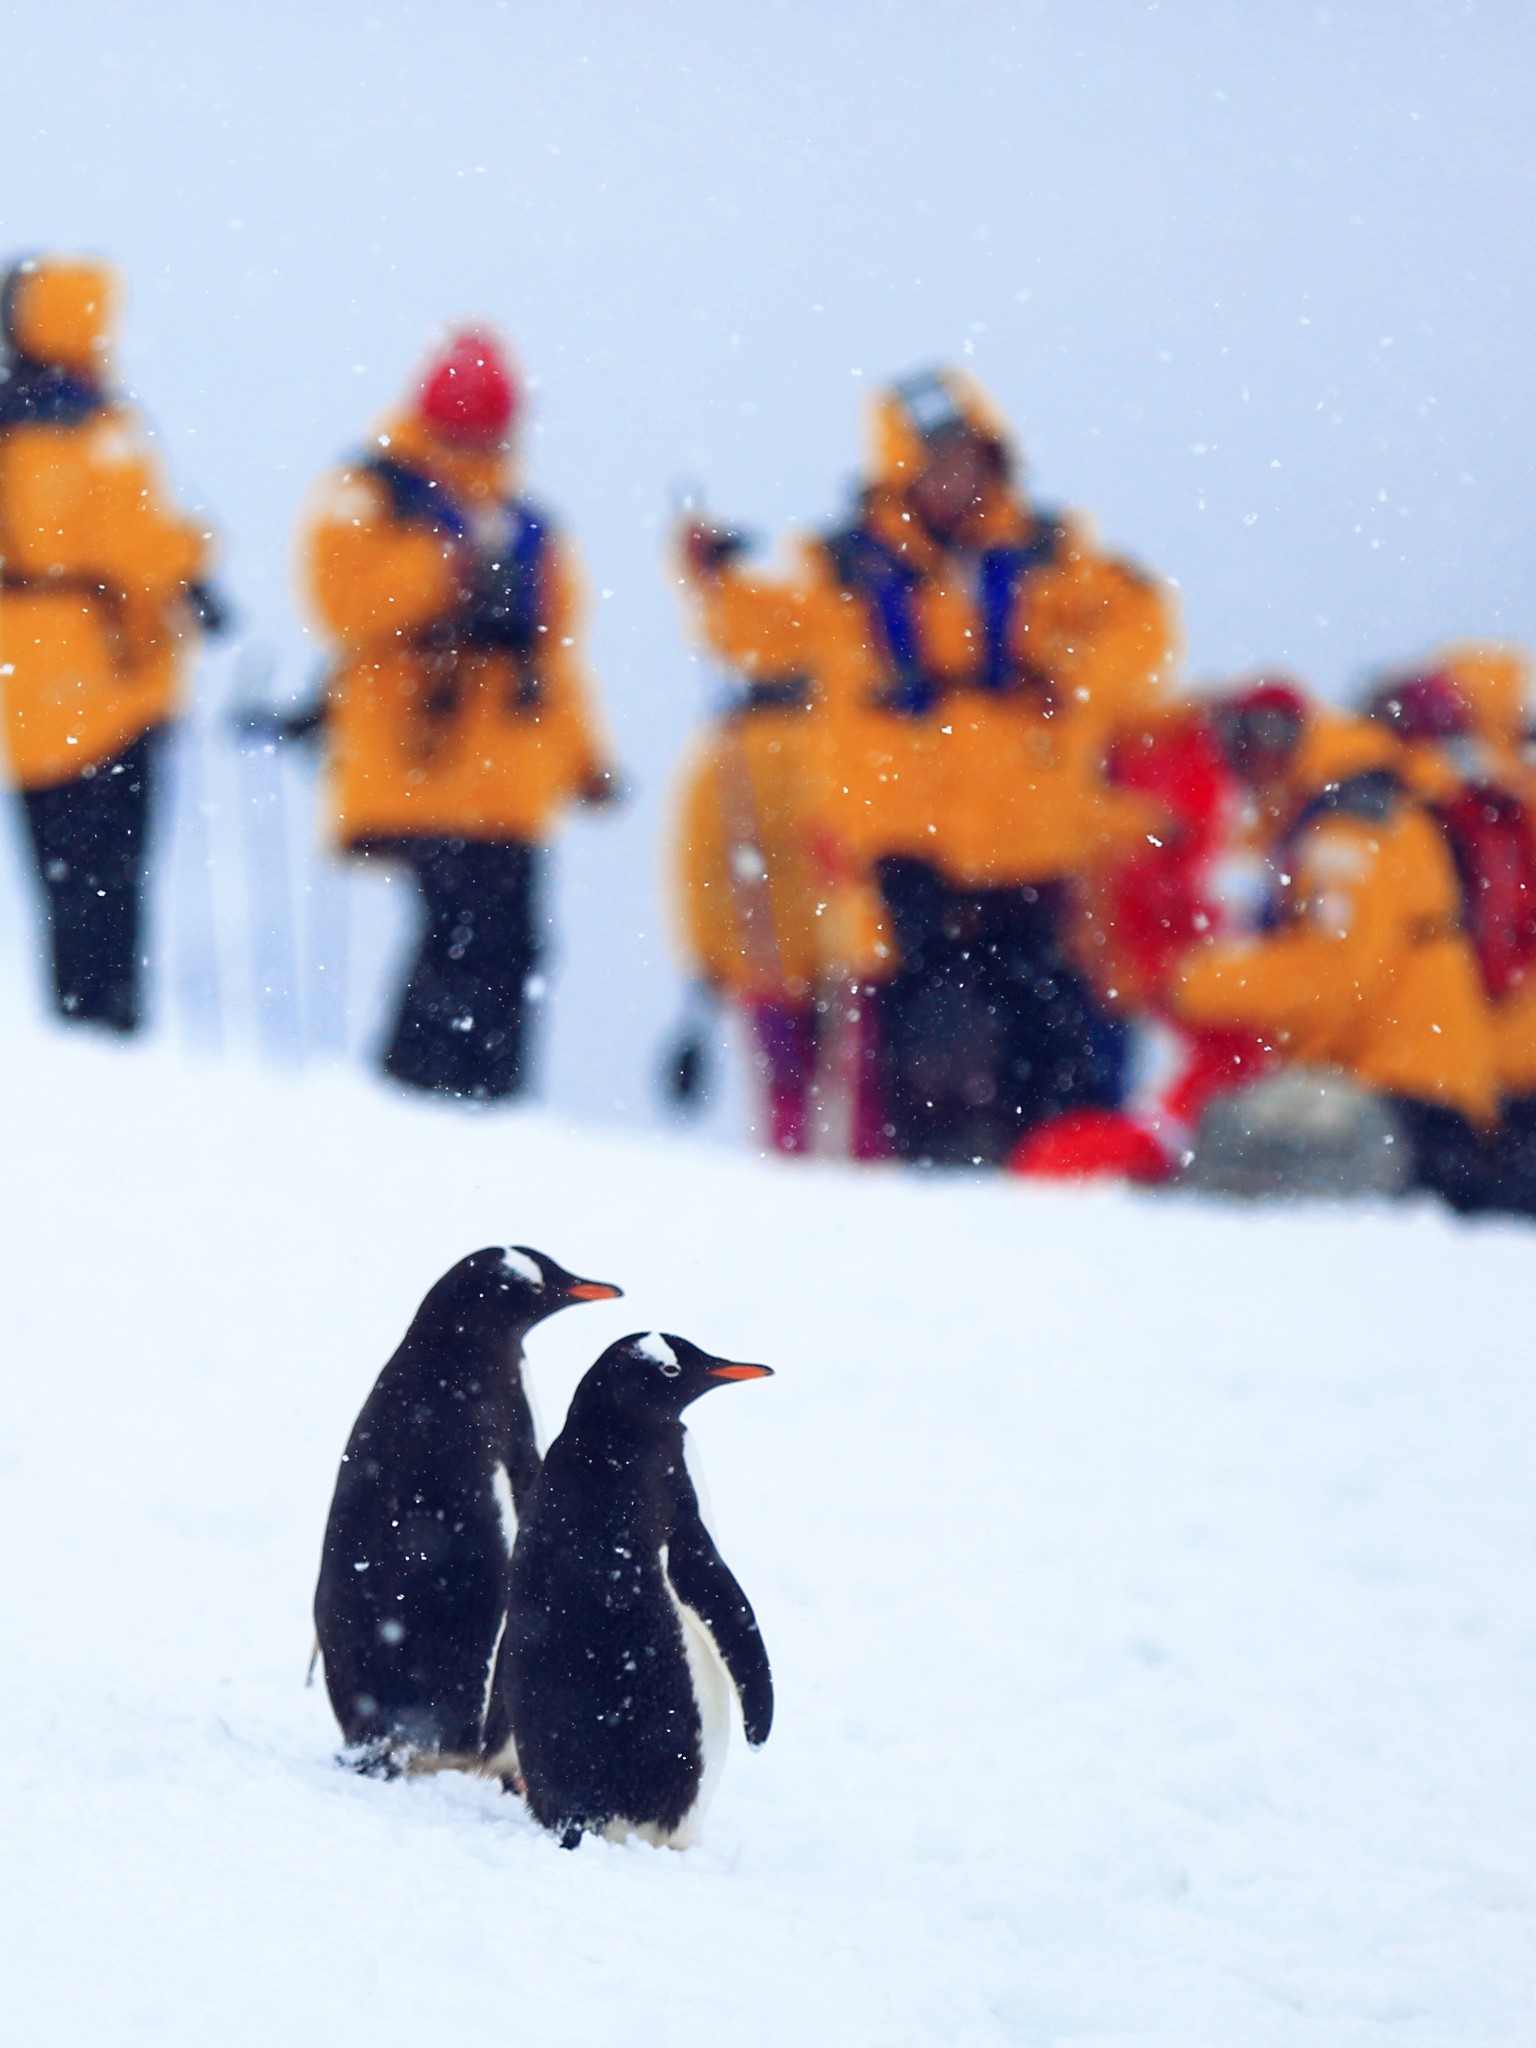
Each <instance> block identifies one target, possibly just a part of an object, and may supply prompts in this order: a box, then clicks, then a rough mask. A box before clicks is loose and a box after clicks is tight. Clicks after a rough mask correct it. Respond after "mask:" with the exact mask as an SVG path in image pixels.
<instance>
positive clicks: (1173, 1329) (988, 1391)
mask: <svg viewBox="0 0 1536 2048" xmlns="http://www.w3.org/2000/svg"><path fill="white" fill-rule="evenodd" d="M4 1052H5V1068H6V1073H7V1076H8V1085H7V1087H6V1089H5V1091H4V1096H3V1100H0V1198H3V1201H4V1215H5V1217H6V1231H5V1246H6V1273H7V1281H6V1294H5V1313H4V1327H5V1332H6V1355H7V1370H6V1375H5V1384H6V1397H5V1420H4V1425H3V1431H0V1554H3V1555H4V1557H5V1559H6V1563H7V1569H6V1571H5V1574H4V1579H3V1587H0V1600H3V1642H4V1645H5V1653H4V1654H5V1681H4V1687H3V1692H0V1722H3V1734H0V1782H3V1790H0V1810H3V1812H4V1814H5V1822H4V1828H3V1832H0V1863H3V1876H0V1897H3V1899H4V1900H5V1905H4V1907H3V1912H0V1983H3V1984H4V1986H5V1992H4V2008H5V2015H6V2023H5V2032H6V2038H7V2039H8V2040H10V2041H14V2042H17V2043H25V2044H28V2048H30V2044H49V2048H53V2044H58V2048H74V2044H77V2043H78V2044H82V2048H83V2044H90V2048H116V2044H119V2043H135V2042H145V2043H154V2044H156V2048H209V2044H211V2043H217V2044H219V2048H274V2044H278V2043H281V2044H283V2048H309V2044H326V2048H334V2044H338V2043H352V2042H357V2043H367V2044H369V2048H396V2044H399V2048H405V2044H408V2043H409V2044H412V2048H418V2044H424V2043H430V2044H437V2043H447V2042H452V2043H454V2044H455V2048H480V2044H486V2048H491V2044H496V2048H501V2044H503V2043H507V2042H527V2043H539V2044H540V2048H548V2044H560V2048H564V2044H567V2043H569V2044H588V2043H592V2044H605V2048H652V2044H655V2048H696V2044H697V2048H720V2044H725V2043H729V2044H731V2048H755V2044H774V2048H779V2044H785V2048H787V2044H804V2043H815V2044H818V2048H819V2044H823V2043H826V2044H837V2048H866V2044H867V2048H876V2044H878V2048H885V2044H891V2048H895V2044H902V2048H906V2044H919V2043H920V2044H929V2043H932V2044H944V2048H993V2044H1010V2048H1016V2044H1018V2048H1036V2044H1040V2048H1045V2044H1053V2043H1069V2042H1070V2043H1072V2044H1073V2048H1090V2044H1091V2048H1132V2044H1135V2048H1152V2044H1157V2048H1270V2044H1275V2048H1281V2044H1283V2048H1290V2044H1303V2043H1304V2044H1307V2048H1315V2044H1327V2048H1334V2044H1338V2048H1355V2044H1372V2048H1376V2044H1379V2043H1383V2042H1393V2043H1398V2042H1400V2043H1403V2044H1405V2048H1407V2044H1412V2048H1431V2044H1433V2048H1451V2044H1456V2048H1464V2044H1478V2048H1493V2044H1503V2043H1509V2044H1516V2043H1520V2044H1525V2043H1528V2042H1529V2040H1530V2039H1531V2015H1532V2011H1533V2001H1536V1859H1533V1844H1536V1828H1533V1820H1536V1812H1533V1808H1536V1797H1533V1791H1536V1787H1533V1774H1532V1768H1531V1740H1530V1731H1531V1727H1532V1715H1533V1707H1536V1699H1533V1690H1536V1688H1533V1680H1536V1572H1533V1570H1532V1565H1533V1562H1536V1560H1533V1556H1532V1552H1533V1547H1536V1545H1533V1538H1536V1509H1533V1500H1532V1490H1531V1483H1530V1474H1531V1448H1532V1423H1533V1419H1536V1418H1533V1405H1536V1404H1533V1365H1536V1359H1533V1346H1532V1342H1531V1337H1530V1324H1529V1314H1528V1305H1529V1302H1530V1299H1531V1295H1532V1285H1533V1281H1536V1234H1533V1233H1532V1232H1531V1231H1529V1230H1527V1229H1523V1228H1520V1227H1518V1226H1513V1225H1508V1226H1504V1225H1494V1226H1482V1227H1477V1228H1467V1227H1463V1226H1458V1225H1456V1224H1453V1223H1451V1222H1449V1221H1447V1220H1445V1219H1443V1218H1442V1217H1440V1216H1439V1215H1437V1214H1435V1213H1433V1212H1431V1211H1429V1210H1428V1209H1424V1208H1419V1207H1415V1206H1404V1207H1402V1208H1400V1209H1396V1210H1393V1211H1390V1212H1388V1211H1379V1212H1376V1213H1370V1212H1360V1213H1355V1214H1351V1215H1348V1216H1341V1215H1337V1214H1331V1213H1327V1212H1316V1213H1302V1212H1293V1213H1289V1214H1274V1213H1268V1214H1262V1215H1260V1214H1254V1213H1246V1212H1240V1211H1221V1210H1217V1209H1212V1208H1204V1207H1201V1206H1199V1205H1197V1204H1195V1203H1194V1202H1192V1201H1190V1200H1188V1199H1185V1198H1179V1197H1162V1198H1159V1197H1149V1196H1140V1197H1137V1196H1130V1195H1118V1194H1114V1193H1093V1194H1070V1193H1056V1192H1050V1191H1037V1190H1026V1189H1023V1188H1020V1187H1016V1186H1005V1185H1001V1184H998V1183H990V1184H984V1183H980V1182H972V1181H968V1180H942V1181H941V1180H929V1181H923V1182H920V1181H917V1180H912V1179H902V1178H899V1177H897V1176H896V1175H895V1174H889V1175H887V1174H884V1173H878V1172H866V1173H863V1174H858V1175H855V1174H853V1173H850V1172H846V1171H840V1170H837V1169H829V1168H811V1169H805V1170H799V1171H796V1170H792V1169H789V1168H785V1167H781V1166H774V1165H767V1164H763V1163H761V1162H759V1161H756V1160H754V1159H752V1158H750V1157H744V1156H742V1155H740V1154H732V1153H729V1152H726V1151H723V1150H721V1151H717V1150H713V1149H710V1148H707V1147H705V1146H701V1145H692V1144H688V1143H685V1142H682V1141H680V1140H677V1141H668V1140H666V1139H664V1138H663V1139H651V1140H642V1139H640V1138H638V1137H633V1136H620V1137H613V1136H603V1135H598V1134H595V1133H593V1132H592V1131H590V1130H583V1129H579V1128H575V1127H568V1126H566V1125H564V1124H562V1123H560V1122H557V1121H555V1120H554V1119H553V1118H551V1117H550V1116H548V1115H546V1114H543V1113H536V1112H530V1113H522V1114H511V1115H485V1116H478V1117H477V1116H466V1115H463V1114H457V1113H454V1112H452V1111H450V1110H438V1109H434V1108H431V1107H417V1106H414V1105H411V1104H408V1103H403V1102H399V1101H396V1100H394V1099H391V1098H390V1097H388V1096H386V1095H385V1094H384V1093H383V1092H382V1091H380V1090H379V1089H376V1088H374V1087H373V1086H371V1085H370V1084H368V1083H366V1082H365V1081H362V1080H359V1079H353V1078H337V1077H334V1076H324V1075H315V1076H312V1077H308V1078H305V1079H302V1080H283V1079H281V1078H278V1077H274V1076H273V1075H271V1074H270V1073H262V1072H259V1071H257V1070H255V1069H251V1068H243V1067H240V1066H238V1065H227V1066H222V1067H220V1066H214V1065H211V1064H210V1065H205V1066H201V1067H199V1066H197V1065H188V1064H183V1063H180V1062H179V1061H178V1060H177V1059H176V1058H175V1057H174V1056H173V1055H172V1054H171V1053H169V1052H168V1051H165V1050H154V1051H150V1052H148V1053H145V1052H141V1051H135V1052H132V1053H129V1052H117V1051H114V1050H111V1049H106V1048H98V1047H95V1046H91V1045H81V1044H79V1043H74V1042H70V1043H66V1042H64V1041H63V1040H61V1039H60V1038H58V1037H56V1036H53V1035H43V1034H41V1033H36V1034H26V1033H23V1032H21V1031H20V1030H19V1028H16V1027H12V1029H11V1030H10V1032H9V1035H8V1036H7V1037H6V1039H5V1043H4ZM507 1239H521V1240H524V1241H528V1242H532V1243H534V1244H537V1245H540V1246H544V1247H547V1248H548V1249H549V1250H551V1251H552V1252H554V1253H555V1254H556V1255H557V1256H558V1257H559V1258H561V1259H562V1260H566V1261H568V1262H570V1263H571V1264H572V1265H574V1266H576V1267H578V1268H580V1269H581V1270H584V1271H587V1272H594V1273H600V1274H603V1275H607V1276H611V1277H613V1278H615V1279H617V1280H620V1281H621V1282H622V1283H624V1284H625V1285H626V1286H627V1288H628V1289H629V1298H628V1299H627V1300H626V1301H623V1302H620V1303H616V1304H614V1305H613V1306H611V1307H609V1306H603V1307H599V1308H594V1309H583V1310H580V1311H576V1312H572V1313H571V1314H569V1315H567V1316H565V1317H563V1318H561V1319H560V1320H559V1321H557V1322H556V1323H554V1324H552V1325H551V1326H549V1327H548V1328H547V1329H546V1330H544V1331H542V1332H540V1333H539V1334H538V1335H537V1336H536V1338H535V1340H534V1343H533V1347H532V1358H533V1368H532V1371H533V1378H534V1380H535V1382H536V1385H537V1390H538V1393H539V1395H540V1396H541V1397H542V1407H543V1412H544V1415H545V1419H546V1423H547V1425H549V1426H551V1427H552V1426H554V1425H555V1424H557V1422H558V1418H559V1416H560V1413H561V1411H562V1407H563V1404H564V1401H565V1399H566V1397H567V1395H568V1392H569V1389H570V1387H571V1385H572V1384H573V1382H574V1379H575V1377H576V1376H577V1374H578V1373H579V1372H580V1371H581V1370H582V1369H583V1368H584V1366H585V1364H586V1363H587V1362H589V1361H590V1359H591V1358H592V1357H593V1356H595V1354H596V1353H597V1351H598V1350H599V1349H600V1348H601V1347H602V1345H603V1344H605V1343H606V1342H608V1341H609V1340H610V1339H611V1338H612V1337H614V1336H616V1335H618V1334H621V1333H622V1332H623V1331H626V1330H629V1329H637V1328H643V1327H646V1326H648V1325H651V1324H660V1325H663V1326H665V1327H670V1328H674V1329H677V1330H680V1331H682V1332H684V1333H685V1334H691V1335H694V1336H696V1337H698V1338H699V1339H700V1340H701V1341H703V1342H704V1343H706V1344H708V1345H710V1346H711V1347H714V1348H718V1349H719V1350H722V1351H725V1352H728V1353H730V1354H732V1355H734V1356H738V1357H747V1358H762V1359H764V1360H766V1361H767V1362H769V1363H771V1364H772V1365H774V1366H775V1367H776V1368H777V1370H778V1375H779V1376H778V1377H777V1378H776V1379H774V1380H773V1381H771V1382H765V1383H763V1384H762V1385H760V1386H751V1387H745V1388H741V1389H735V1388H732V1389H727V1390H725V1391H724V1392H722V1393H721V1394H720V1395H719V1396H718V1397H714V1398H711V1399H710V1400H708V1401H707V1402H705V1403H702V1404H701V1405H700V1406H699V1408H698V1409H696V1410H695V1411H694V1431H693V1433H694V1438H695V1442H696V1445H697V1447H698V1449H699V1450H700V1452H701V1454H702V1458H703V1462H704V1464H705V1466H706V1469H707V1472H708V1476H709V1480H710V1484H711V1488H712V1492H713V1497H714V1511H715V1519H716V1522H717V1525H718V1528H719V1531H720V1535H721V1540H722V1546H723V1548H724V1550H725V1553H726V1555H727V1557H728V1558H729V1560H730V1561H731V1563H732V1565H733V1566H734V1567H735V1569H736V1570H737V1571H738V1573H739V1575H740V1577H741V1579H742V1581H743V1583H744V1584H745V1585H746V1587H747V1588H748V1590H749V1592H750V1593H751V1595H752V1597H753V1599H754V1601H755V1603H756V1605H757V1608H758V1612H759V1614H760V1616H761V1619H762V1623H763V1627H764V1631H765V1634H766V1637H767V1640H768V1643H769V1646H770V1649H771V1651H772V1654H773V1658H774V1664H775V1669H776V1675H777V1679H778V1685H779V1694H780V1712H779V1720H778V1724H777V1726H776V1728H775V1731H774V1735H773V1738H772V1740H771V1742H770V1743H769V1745H768V1747H767V1748H766V1750H764V1751H763V1752H762V1753H761V1754H760V1755H757V1756H753V1755H749V1754H748V1753H747V1751H746V1749H745V1747H744V1745H742V1744H740V1742H739V1741H738V1743H737V1746H736V1748H735V1750H734V1751H733V1754H732V1757H731V1759H730V1761H729V1764H728V1766H727V1771H726V1776H725V1779H724V1783H723V1787H722V1790H721V1793H720V1795H719V1798H718V1800H717V1802H716V1804H715V1807H714V1809H713V1812H712V1814H711V1816H710V1820H709V1823H708V1826H707V1831H706V1841H705V1845H704V1847H703V1848H702V1849H700V1850H697V1851H694V1852H692V1853H690V1854H687V1855H684V1856H677V1855H673V1854H669V1853H667V1852H658V1851H652V1850H648V1849H643V1848H638V1847H632V1848H623V1849H621V1848H614V1847H609V1846H607V1845H603V1844H600V1843H588V1844H587V1845H586V1846H585V1847H583V1849H582V1850H581V1851H580V1852H579V1853H578V1854H575V1855H569V1854H565V1853H563V1852H561V1851H560V1850H558V1849H557V1848H556V1847H555V1846H554V1845H553V1844H552V1843H551V1842H550V1841H549V1840H548V1839H547V1838H545V1837H543V1836H541V1835H540V1834H538V1833H537V1832H536V1831H535V1830H534V1829H533V1828H532V1827H531V1826H530V1825H529V1824H528V1823H527V1821H526V1820H525V1819H524V1818H523V1817H522V1816H521V1814H520V1811H519V1809H518V1808H517V1807H516V1806H515V1805H514V1803H513V1802H511V1801H510V1800H508V1799H504V1798H503V1797H501V1796H500V1795H499V1794H497V1793H496V1792H494V1791H493V1790H491V1789H490V1788H489V1787H486V1786H484V1785H480V1784H476V1783H472V1782H470V1781H468V1780H464V1779H460V1778H444V1779H440V1780H438V1781H436V1782H430V1783H414V1784H404V1785H385V1784H376V1783H364V1782H361V1781H359V1780H357V1779H356V1778H353V1777H351V1776H348V1775H346V1774H343V1773H342V1772H340V1771H338V1770H337V1769H336V1768H335V1767H334V1765H333V1764H332V1761H331V1757H332V1752H333V1747H334V1741H335V1736H334V1730H333V1727H332V1724H331V1722H330V1718H329V1714H328V1712H327V1708H326V1703H325V1697H324V1693H323V1691H321V1690H320V1689H318V1688H316V1689H314V1690H310V1691H306V1690H305V1689H304V1684H303V1677H304V1666H305V1662H306V1659H307V1656H308V1653H309V1643H310V1625H309V1620H308V1613H307V1607H308V1601H309V1597H310V1592H311V1587H312V1583H313V1575H314V1569H315V1564H316V1559H317V1553H318V1544H319V1539H320V1532H321V1527H322V1523H323V1519H324V1514H325V1509H326V1504H327V1499H328V1494H329V1489H330V1486H331V1483H332V1479H333V1476H334V1470H335V1462H336V1459H337V1456H338V1454H339V1451H340V1448H341V1445H342V1442H343V1440H344V1437H345V1434H346V1431H347V1428H348V1425H349V1423H350V1421H351V1419H352V1416H353V1414H354V1412H355V1410H356V1408H357V1406H358V1404H359V1403H360V1401H361V1400H362V1397H363V1395H364V1394H365V1392H366V1391H367V1388H368V1386H369V1384H370V1383H371V1380H372V1377H373V1375H374V1373H375V1372H376V1371H377V1369H378V1367H379V1365H380V1364H381V1363H382V1361H383V1359H384V1357H385V1356H386V1354H387V1353H388V1351H389V1350H390V1349H391V1347H392V1346H393V1344H394V1343H395V1341H396V1340H397V1338H398V1336H399V1334H400V1332H401V1331H402V1329H403V1327H404V1324H405V1322H406V1319H407V1318H408V1316H409V1314H410V1312H411V1310H412V1309H413V1308H414V1306H415V1303H416V1301H417V1299H418V1297H419V1295H420V1294H421V1293H422V1291H423V1290H424V1288H425V1287H426V1285H427V1284H428V1283H429V1282H430V1281H431V1280H432V1279H433V1278H434V1277H435V1276H436V1275H437V1274H438V1273H439V1271H441V1270H442V1269H443V1268H444V1267H445V1266H446V1265H447V1264H449V1263H450V1262H451V1261H452V1260H453V1259H454V1258H456V1257H457V1256H458V1255H460V1254H461V1253H463V1252H465V1251H467V1250H469V1249H471V1248H473V1247H475V1246H477V1245H480V1244H484V1243H490V1242H496V1241H504V1240H507Z"/></svg>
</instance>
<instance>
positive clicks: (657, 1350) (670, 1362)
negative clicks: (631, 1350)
mask: <svg viewBox="0 0 1536 2048" xmlns="http://www.w3.org/2000/svg"><path fill="white" fill-rule="evenodd" d="M635 1349H636V1351H638V1352H639V1354H640V1356H641V1357H642V1358H648V1359H650V1361H651V1363H652V1364H653V1365H659V1366H660V1367H661V1370H662V1375H663V1377H664V1378H666V1379H669V1380H675V1379H676V1378H677V1376H678V1374H679V1373H680V1372H681V1371H682V1369H683V1368H682V1367H681V1366H680V1365H679V1364H678V1362H677V1353H676V1352H675V1351H674V1350H673V1349H672V1346H671V1345H670V1344H669V1343H668V1342H667V1340H666V1338H665V1337H663V1336H662V1334H661V1332H660V1330H652V1331H651V1332H650V1333H649V1334H648V1335H647V1336H644V1337H642V1338H640V1340H639V1341H638V1342H637V1344H636V1345H635Z"/></svg>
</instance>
